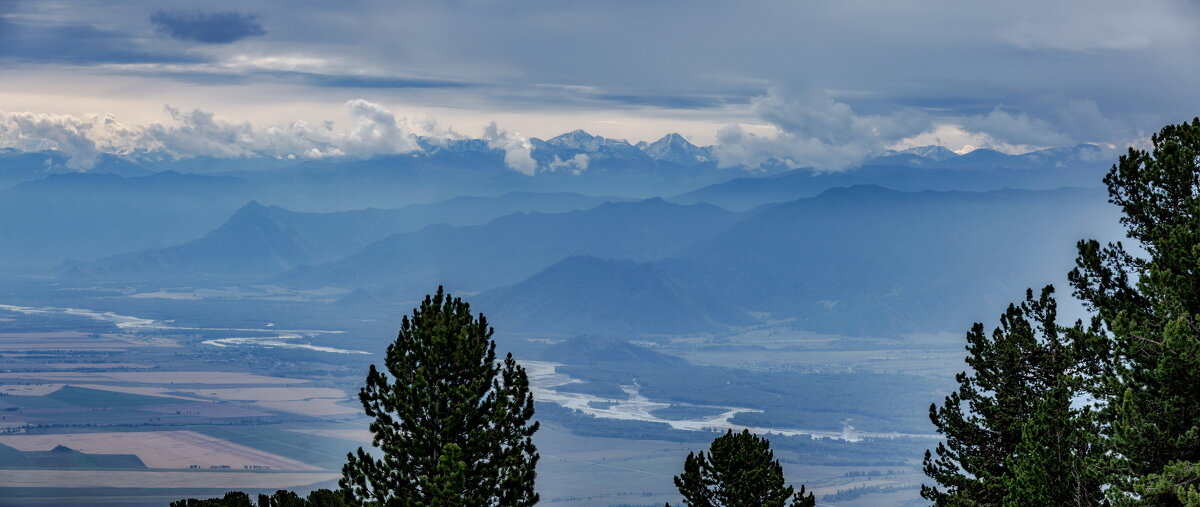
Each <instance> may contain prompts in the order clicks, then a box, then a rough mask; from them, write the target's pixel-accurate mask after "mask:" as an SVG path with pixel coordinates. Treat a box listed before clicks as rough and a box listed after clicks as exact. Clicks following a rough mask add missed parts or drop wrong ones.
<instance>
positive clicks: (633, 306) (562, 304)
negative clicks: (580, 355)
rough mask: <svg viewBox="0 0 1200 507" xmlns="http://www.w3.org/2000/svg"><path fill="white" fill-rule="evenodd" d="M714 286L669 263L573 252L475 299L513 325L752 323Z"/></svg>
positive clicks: (574, 329)
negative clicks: (519, 279)
mask: <svg viewBox="0 0 1200 507" xmlns="http://www.w3.org/2000/svg"><path fill="white" fill-rule="evenodd" d="M712 289H714V287H713V286H712V285H711V284H706V283H704V280H703V277H699V276H695V274H689V273H685V272H683V271H681V270H679V269H674V267H673V266H672V265H671V264H666V263H638V262H634V261H630V260H619V259H600V258H596V257H585V256H572V257H568V258H566V259H564V260H562V261H560V262H558V263H556V264H554V265H552V266H550V267H548V268H546V269H545V270H544V271H542V272H540V273H537V274H535V275H533V276H532V277H530V278H528V279H526V280H523V281H521V282H520V283H517V284H515V285H512V286H509V287H503V288H499V289H496V290H492V291H488V292H485V293H483V294H481V295H479V296H478V297H477V298H475V302H474V303H472V304H474V305H476V306H477V307H479V308H480V309H482V310H483V311H484V312H487V313H488V315H495V316H497V318H499V319H503V322H504V323H505V326H506V327H507V328H508V329H510V330H523V331H534V332H548V333H564V334H573V333H589V332H591V333H614V334H623V335H624V334H633V335H637V334H639V333H654V334H677V333H695V332H704V331H714V330H719V329H723V328H727V327H730V326H744V325H749V324H753V323H755V320H754V319H752V318H751V317H750V315H749V314H747V313H746V312H745V311H744V310H743V306H741V305H736V306H730V305H729V304H728V300H727V298H725V297H722V296H721V295H720V294H714V293H713V291H712ZM528 291H536V292H537V294H531V293H529V292H528Z"/></svg>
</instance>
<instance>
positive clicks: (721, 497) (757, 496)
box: [675, 430, 816, 507]
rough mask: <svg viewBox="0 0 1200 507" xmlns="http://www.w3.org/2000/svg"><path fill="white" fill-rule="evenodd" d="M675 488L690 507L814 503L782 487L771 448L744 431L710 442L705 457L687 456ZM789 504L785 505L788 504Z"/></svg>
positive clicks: (801, 505) (807, 506)
mask: <svg viewBox="0 0 1200 507" xmlns="http://www.w3.org/2000/svg"><path fill="white" fill-rule="evenodd" d="M675 486H676V487H677V488H679V493H680V494H682V495H683V498H684V501H683V503H684V505H690V506H692V507H784V506H785V505H791V506H793V507H813V506H815V505H816V498H815V497H814V496H813V494H812V493H808V494H807V495H806V494H805V489H804V486H800V491H796V490H795V488H792V487H791V486H787V485H786V484H785V480H784V478H783V466H781V465H780V464H779V461H778V460H776V459H775V454H774V452H772V451H771V443H770V442H769V441H767V439H765V438H762V437H759V436H758V435H755V434H753V433H750V431H748V430H742V432H741V433H734V432H733V430H728V431H727V432H726V433H725V435H723V436H720V437H717V439H716V440H713V442H712V445H711V446H710V447H709V451H708V455H707V456H706V455H705V453H704V451H701V452H700V453H698V454H697V453H688V456H687V459H686V460H685V461H684V464H683V474H681V475H678V476H676V477H675ZM789 500H790V501H791V503H790V504H789V503H788V501H789Z"/></svg>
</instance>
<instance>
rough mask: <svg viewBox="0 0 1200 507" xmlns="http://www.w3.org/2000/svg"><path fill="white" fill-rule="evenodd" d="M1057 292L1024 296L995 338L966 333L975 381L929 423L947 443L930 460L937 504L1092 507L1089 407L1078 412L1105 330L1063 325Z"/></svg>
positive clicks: (926, 491)
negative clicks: (1059, 321)
mask: <svg viewBox="0 0 1200 507" xmlns="http://www.w3.org/2000/svg"><path fill="white" fill-rule="evenodd" d="M1053 293H1054V288H1053V287H1051V286H1047V287H1045V288H1043V289H1042V291H1041V294H1040V295H1039V296H1038V297H1034V295H1033V291H1032V290H1029V291H1027V292H1026V296H1025V301H1024V302H1022V303H1021V304H1020V305H1009V307H1008V309H1007V310H1006V311H1005V312H1004V314H1003V315H1001V317H1000V326H999V327H998V328H996V329H995V330H994V331H993V332H992V333H991V335H988V334H987V333H986V332H985V331H984V327H983V324H980V323H976V324H975V325H974V326H973V327H972V328H971V331H970V332H969V333H967V352H968V353H969V355H968V356H967V357H966V362H967V365H968V366H969V367H970V371H969V372H962V373H959V374H958V375H957V376H956V379H957V380H958V384H959V387H958V390H957V391H956V392H953V393H951V394H950V396H947V397H946V400H945V402H944V403H943V404H942V406H941V407H938V406H937V405H936V404H934V405H931V406H930V407H929V417H930V419H931V420H932V421H933V424H934V426H936V427H937V430H938V432H939V433H941V434H942V435H944V436H945V442H944V443H941V444H939V445H938V447H937V449H936V450H935V451H932V452H931V451H926V452H925V465H924V468H925V474H926V475H928V476H929V477H930V478H932V479H933V480H934V481H936V482H937V485H932V486H930V485H926V486H922V487H921V496H923V497H925V498H926V499H928V500H931V501H933V502H934V503H935V504H936V505H1092V504H1094V503H1095V502H1097V501H1099V500H1100V498H1101V495H1100V484H1101V478H1100V476H1099V475H1098V474H1097V473H1096V472H1095V471H1094V470H1095V468H1094V467H1093V466H1092V461H1094V460H1095V454H1096V453H1097V449H1096V445H1095V442H1094V436H1093V435H1094V433H1095V432H1094V428H1093V427H1092V420H1093V418H1092V417H1091V414H1090V411H1089V410H1088V409H1087V408H1074V407H1072V403H1071V402H1072V400H1073V399H1074V398H1075V397H1076V396H1077V395H1079V394H1080V393H1082V392H1083V390H1084V382H1085V380H1086V379H1087V378H1090V377H1091V376H1092V375H1093V374H1094V372H1095V368H1096V365H1097V360H1096V359H1095V357H1096V354H1097V352H1096V349H1095V347H1096V346H1097V339H1096V335H1097V333H1098V332H1099V330H1098V328H1097V327H1096V326H1098V323H1096V322H1094V323H1093V325H1092V327H1090V328H1088V327H1084V325H1083V323H1082V322H1076V323H1075V326H1074V327H1071V328H1063V327H1061V326H1059V325H1058V324H1057V304H1056V302H1055V300H1054V297H1053Z"/></svg>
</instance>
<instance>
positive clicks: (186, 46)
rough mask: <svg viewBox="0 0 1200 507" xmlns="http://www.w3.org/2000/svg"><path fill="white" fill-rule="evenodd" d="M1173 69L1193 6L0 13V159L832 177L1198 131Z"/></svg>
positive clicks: (683, 5)
mask: <svg viewBox="0 0 1200 507" xmlns="http://www.w3.org/2000/svg"><path fill="white" fill-rule="evenodd" d="M1197 55H1200V3H1198V2H1195V1H1164V2H1155V1H1144V2H1129V1H1095V0H1093V1H1080V2H1070V1H1060V2H1044V1H1037V2H1021V1H1005V2H964V1H961V0H954V1H938V0H921V1H911V2H910V1H845V0H839V1H799V0H791V1H783V0H779V1H771V0H762V1H760V0H740V1H713V0H687V1H653V0H628V1H626V0H608V1H604V0H593V1H579V0H428V1H407V0H387V1H369V0H346V1H341V2H329V1H302V0H292V1H286V2H263V1H256V0H238V1H224V0H209V1H205V2H169V1H120V0H96V1H57V0H36V1H25V0H15V1H14V0H0V112H2V113H0V145H7V146H16V147H20V148H30V147H38V146H40V147H52V148H59V149H63V150H64V151H69V150H70V149H71V148H70V147H69V146H67V147H65V148H64V147H63V146H64V145H70V144H72V143H76V144H78V143H83V144H87V143H88V142H91V143H93V144H95V145H96V146H98V147H99V148H97V149H100V150H102V151H117V152H120V151H121V150H125V151H129V150H138V149H140V150H155V149H160V150H166V151H171V152H173V153H175V154H178V155H181V156H187V155H194V154H197V153H188V150H192V151H199V150H224V151H223V152H222V154H225V155H229V156H238V155H244V154H248V153H259V152H270V153H271V154H274V155H284V154H285V153H284V152H286V151H287V150H289V149H293V148H294V149H296V150H298V151H299V150H312V149H317V152H319V151H320V149H322V148H320V146H318V147H317V148H313V147H312V145H314V143H316V141H312V139H309V138H313V137H314V136H316V137H320V136H324V137H320V139H321V141H320V142H322V143H326V144H324V145H321V146H326V147H328V146H337V147H339V149H340V150H341V152H347V153H348V151H347V150H349V149H350V148H353V147H351V146H350V145H348V144H346V143H347V142H348V141H346V139H351V138H354V139H357V138H355V137H354V136H356V135H359V134H363V133H364V132H365V133H366V134H369V135H372V136H375V137H379V136H380V135H383V136H387V135H393V134H395V135H401V136H402V135H407V134H409V133H418V134H434V135H443V136H454V135H465V136H470V137H483V136H484V135H485V132H488V135H491V136H493V137H496V139H497V141H496V142H497V143H503V142H516V141H513V139H521V138H524V137H527V136H535V137H542V138H546V137H550V136H554V135H557V134H559V133H562V132H565V131H568V130H572V129H576V128H582V129H585V130H587V131H589V132H592V133H594V134H600V135H604V136H607V137H615V138H625V139H629V140H630V141H632V142H636V141H639V140H651V141H652V140H654V139H657V138H658V137H660V136H662V135H664V134H666V133H668V132H673V131H675V132H680V133H682V134H684V135H685V136H686V137H688V138H689V139H691V140H693V141H694V142H697V143H700V144H711V143H718V144H720V145H722V147H723V150H722V151H721V152H720V153H721V156H722V157H723V158H724V159H726V161H727V162H729V163H754V162H756V161H760V160H763V159H765V158H769V157H778V158H787V159H789V160H793V161H795V163H796V164H797V165H812V166H816V167H821V168H828V169H839V168H844V167H848V166H852V165H853V164H854V163H855V161H857V160H860V159H861V158H862V157H863V156H864V155H865V154H867V153H869V152H872V151H877V150H879V149H883V148H888V147H891V148H896V147H905V146H913V145H922V144H941V145H944V146H947V147H949V148H951V149H954V150H964V149H970V148H971V147H991V148H997V149H1001V150H1004V151H1009V152H1021V151H1027V150H1030V149H1034V148H1039V147H1049V146H1062V145H1070V144H1076V143H1084V142H1088V143H1099V144H1110V145H1115V146H1118V147H1120V146H1124V145H1127V144H1128V143H1131V142H1136V141H1137V140H1138V139H1141V138H1144V137H1146V136H1148V134H1149V133H1151V132H1153V131H1155V130H1157V129H1158V128H1159V127H1161V126H1162V125H1164V124H1166V123H1178V122H1181V121H1184V120H1187V119H1190V118H1191V117H1193V116H1195V115H1197V114H1200V86H1197V83H1200V57H1198V56H1197ZM326 122H332V124H328V123H326ZM389 122H390V123H389ZM492 122H495V125H494V126H493V127H492V128H491V129H490V131H489V130H487V127H488V125H489V124H491V123H492ZM380 125H384V126H386V127H387V128H385V129H383V130H382V131H381V130H379V128H380V127H379V126H380ZM322 129H324V130H323V131H324V132H325V133H323V134H322V133H314V132H317V131H322ZM356 129H357V130H356ZM364 129H370V130H364ZM389 129H391V130H389ZM297 131H300V132H301V133H300V134H297V133H296V132H297ZM218 135H220V136H226V137H227V138H221V139H218V138H217V137H215V136H218ZM268 135H269V136H273V137H271V138H270V140H269V141H265V140H263V139H264V136H268ZM188 136H198V137H204V136H208V137H207V138H205V139H200V140H198V141H196V142H193V143H192V144H187V143H183V141H182V140H181V139H182V138H184V137H188ZM230 136H232V137H230ZM238 136H249V137H247V139H249V138H253V139H250V140H245V139H241V138H239V137H238ZM288 136H292V137H295V136H300V137H304V136H307V137H304V139H307V140H306V141H303V142H300V141H295V139H292V137H288ZM497 136H498V137H497ZM506 136H507V137H506ZM285 138H286V139H285ZM81 139H82V140H81ZM39 143H40V144H39ZM181 143H183V144H181ZM214 143H215V144H214ZM238 143H244V144H247V145H248V147H247V148H246V151H239V146H237V144H238ZM256 143H257V144H256ZM306 143H307V144H306ZM339 143H341V144H339ZM267 145H269V146H270V150H267V149H266V148H263V146H267ZM354 146H357V148H355V149H359V150H360V152H363V153H366V152H370V151H372V150H377V151H389V150H390V151H403V150H405V149H411V145H410V144H406V143H404V142H393V143H390V144H389V143H387V142H381V143H377V145H376V144H370V143H367V144H361V143H360V145H354ZM75 149H84V148H80V147H79V146H76V147H75ZM272 150H273V151H272ZM317 152H314V153H317ZM302 154H303V153H297V155H302Z"/></svg>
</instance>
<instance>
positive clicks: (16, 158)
mask: <svg viewBox="0 0 1200 507" xmlns="http://www.w3.org/2000/svg"><path fill="white" fill-rule="evenodd" d="M92 169H93V172H97V173H105V174H116V175H119V176H146V175H149V174H153V173H156V172H160V171H157V170H153V169H149V168H146V167H143V166H142V165H140V164H138V163H135V162H133V161H130V160H128V159H126V158H123V157H117V156H114V155H107V154H102V155H100V156H99V157H97V160H96V162H95V165H93V167H92ZM75 172H78V171H77V170H75V169H71V168H70V167H68V166H67V157H66V156H65V155H63V154H62V153H60V152H57V151H35V152H24V151H20V150H15V149H13V148H0V188H6V187H11V186H13V185H16V184H19V183H24V182H26V181H34V180H40V179H42V178H45V177H47V176H50V175H52V174H68V173H75Z"/></svg>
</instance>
